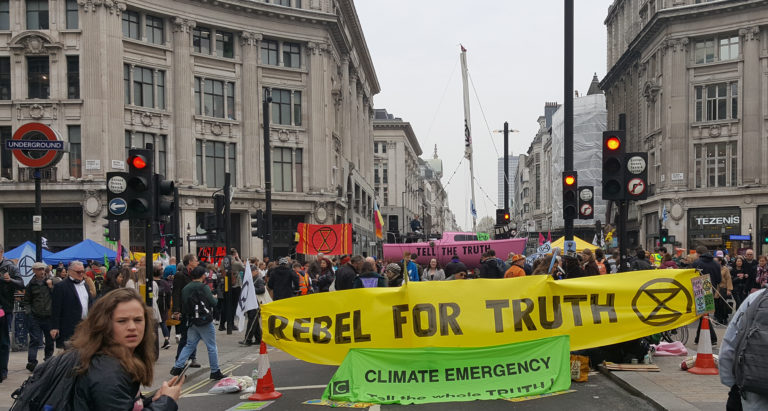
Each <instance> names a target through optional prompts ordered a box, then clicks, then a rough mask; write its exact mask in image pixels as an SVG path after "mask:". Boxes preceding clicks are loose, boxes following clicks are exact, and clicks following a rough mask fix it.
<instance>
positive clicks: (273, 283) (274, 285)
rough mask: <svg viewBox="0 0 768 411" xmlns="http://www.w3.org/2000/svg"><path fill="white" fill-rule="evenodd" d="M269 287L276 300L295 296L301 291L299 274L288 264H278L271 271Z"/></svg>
mask: <svg viewBox="0 0 768 411" xmlns="http://www.w3.org/2000/svg"><path fill="white" fill-rule="evenodd" d="M267 287H269V289H270V290H272V294H273V297H272V299H273V300H275V301H277V300H282V299H283V298H288V297H293V296H294V295H296V293H297V292H298V291H299V275H298V274H296V272H295V271H293V270H291V268H290V267H288V266H287V265H278V266H277V267H275V268H273V269H272V271H270V272H269V282H268V283H267Z"/></svg>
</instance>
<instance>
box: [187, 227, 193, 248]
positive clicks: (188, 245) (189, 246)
mask: <svg viewBox="0 0 768 411" xmlns="http://www.w3.org/2000/svg"><path fill="white" fill-rule="evenodd" d="M189 229H190V228H189V223H187V254H191V253H192V246H191V245H190V244H189V235H190V233H189Z"/></svg>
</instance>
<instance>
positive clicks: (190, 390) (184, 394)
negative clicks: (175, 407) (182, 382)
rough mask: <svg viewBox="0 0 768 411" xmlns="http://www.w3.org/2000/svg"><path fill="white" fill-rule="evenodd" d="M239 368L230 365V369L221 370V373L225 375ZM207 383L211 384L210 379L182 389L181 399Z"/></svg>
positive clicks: (236, 365) (237, 365)
mask: <svg viewBox="0 0 768 411" xmlns="http://www.w3.org/2000/svg"><path fill="white" fill-rule="evenodd" d="M239 366H240V364H235V365H232V366H230V367H227V368H226V369H222V370H221V372H222V373H224V374H227V373H229V372H231V371H233V370H234V369H235V368H237V367H239ZM209 382H211V379H210V378H206V379H204V380H202V381H200V382H198V383H196V384H193V385H191V386H189V387H187V388H186V389H184V390H183V391H182V392H181V396H182V397H186V396H187V395H190V394H191V393H192V392H193V391H195V390H197V389H198V388H200V387H202V386H204V385H205V384H207V383H209Z"/></svg>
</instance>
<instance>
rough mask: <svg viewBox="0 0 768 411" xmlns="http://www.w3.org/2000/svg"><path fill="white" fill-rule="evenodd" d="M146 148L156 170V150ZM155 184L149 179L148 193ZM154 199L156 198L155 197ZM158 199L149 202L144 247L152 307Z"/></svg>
mask: <svg viewBox="0 0 768 411" xmlns="http://www.w3.org/2000/svg"><path fill="white" fill-rule="evenodd" d="M145 148H146V149H147V150H149V158H148V159H147V163H148V164H147V167H149V169H150V170H154V169H155V168H154V167H155V150H154V146H153V144H152V143H147V144H146V146H145ZM154 184H155V182H154V178H149V179H148V181H147V191H149V192H150V193H154V191H153V190H154V189H155V188H154V187H153V185H154ZM153 197H154V196H153ZM157 200H158V199H157V198H153V199H152V201H150V202H149V213H148V215H149V217H148V218H146V219H145V220H144V223H145V224H144V230H145V231H144V247H145V251H146V255H145V256H144V274H145V277H146V279H145V280H146V289H145V291H146V295H145V299H146V303H147V306H149V307H152V280H153V273H152V260H154V258H153V257H154V255H153V254H154V253H153V252H152V251H153V249H152V247H153V241H152V233H153V231H152V228H153V227H152V226H153V225H154V223H155V222H154V215H155V207H157Z"/></svg>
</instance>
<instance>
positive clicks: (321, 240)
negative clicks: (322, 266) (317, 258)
mask: <svg viewBox="0 0 768 411" xmlns="http://www.w3.org/2000/svg"><path fill="white" fill-rule="evenodd" d="M298 230H299V243H298V244H296V252H297V253H299V254H308V255H317V254H319V253H323V254H325V255H343V254H349V253H351V252H352V224H332V225H322V224H304V223H299V228H298Z"/></svg>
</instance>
